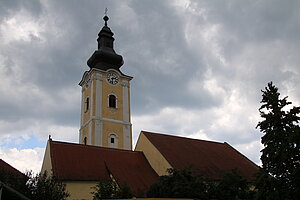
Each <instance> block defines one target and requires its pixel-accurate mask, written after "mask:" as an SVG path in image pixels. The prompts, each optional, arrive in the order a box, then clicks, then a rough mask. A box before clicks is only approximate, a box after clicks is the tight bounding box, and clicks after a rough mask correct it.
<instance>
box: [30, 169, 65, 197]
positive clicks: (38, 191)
mask: <svg viewBox="0 0 300 200" xmlns="http://www.w3.org/2000/svg"><path fill="white" fill-rule="evenodd" d="M28 176H29V177H30V178H29V180H28V182H27V187H28V189H29V192H30V193H29V195H28V196H29V197H30V199H32V200H40V199H44V200H64V199H66V198H67V197H69V196H70V195H69V193H68V192H67V191H66V185H65V184H63V183H62V182H60V181H59V180H56V179H55V177H53V176H52V175H48V173H47V171H45V172H44V173H39V174H37V175H33V173H32V172H29V173H28Z"/></svg>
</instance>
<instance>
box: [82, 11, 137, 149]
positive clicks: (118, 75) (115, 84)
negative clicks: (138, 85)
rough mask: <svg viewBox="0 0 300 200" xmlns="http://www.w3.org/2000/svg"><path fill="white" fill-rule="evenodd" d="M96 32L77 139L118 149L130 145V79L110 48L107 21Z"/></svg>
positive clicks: (86, 74)
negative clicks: (94, 49) (95, 44)
mask: <svg viewBox="0 0 300 200" xmlns="http://www.w3.org/2000/svg"><path fill="white" fill-rule="evenodd" d="M103 19H104V26H103V28H102V29H101V30H100V32H99V34H98V39H97V41H98V49H97V50H96V51H95V52H94V53H93V55H92V56H91V57H90V58H89V60H88V61H87V65H88V66H89V67H90V70H89V71H86V72H84V74H83V77H82V79H81V81H80V83H79V85H80V86H81V87H82V97H81V122H80V130H79V143H81V144H87V145H95V146H102V147H111V148H118V149H127V150H131V149H132V124H131V122H130V80H131V79H132V77H131V76H127V75H125V74H123V73H122V72H121V71H120V67H121V66H122V65H123V64H124V61H123V58H122V56H121V55H118V54H117V53H116V52H115V50H114V40H115V39H114V38H113V35H114V34H113V32H112V31H111V30H110V28H109V27H108V25H107V21H108V20H109V18H108V16H106V15H105V16H104V17H103Z"/></svg>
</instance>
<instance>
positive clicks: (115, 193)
mask: <svg viewBox="0 0 300 200" xmlns="http://www.w3.org/2000/svg"><path fill="white" fill-rule="evenodd" d="M92 188H93V189H94V190H95V191H94V192H92V194H93V200H98V199H130V198H132V196H133V195H132V193H131V190H130V188H129V186H128V185H124V186H122V187H119V186H118V185H117V183H116V182H115V181H114V180H111V179H110V180H101V181H100V182H99V183H98V184H97V185H96V186H95V187H92Z"/></svg>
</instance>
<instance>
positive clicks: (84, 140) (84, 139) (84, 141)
mask: <svg viewBox="0 0 300 200" xmlns="http://www.w3.org/2000/svg"><path fill="white" fill-rule="evenodd" d="M86 140H87V138H86V137H84V138H83V144H85V145H86Z"/></svg>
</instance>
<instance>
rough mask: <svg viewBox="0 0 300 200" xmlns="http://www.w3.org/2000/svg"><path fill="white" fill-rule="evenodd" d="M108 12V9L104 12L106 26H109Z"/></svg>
mask: <svg viewBox="0 0 300 200" xmlns="http://www.w3.org/2000/svg"><path fill="white" fill-rule="evenodd" d="M107 11H108V9H107V8H105V11H104V14H105V16H104V17H103V20H104V21H105V24H104V25H105V26H107V21H108V20H109V18H108V16H107Z"/></svg>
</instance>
